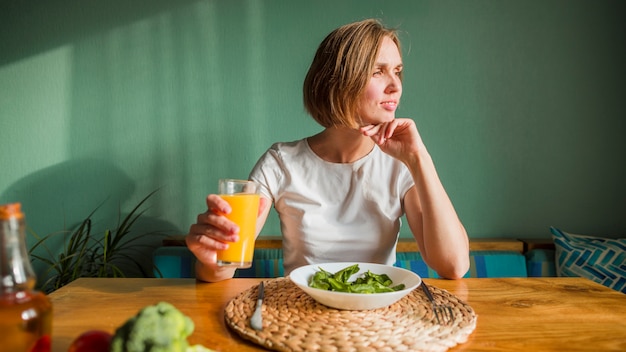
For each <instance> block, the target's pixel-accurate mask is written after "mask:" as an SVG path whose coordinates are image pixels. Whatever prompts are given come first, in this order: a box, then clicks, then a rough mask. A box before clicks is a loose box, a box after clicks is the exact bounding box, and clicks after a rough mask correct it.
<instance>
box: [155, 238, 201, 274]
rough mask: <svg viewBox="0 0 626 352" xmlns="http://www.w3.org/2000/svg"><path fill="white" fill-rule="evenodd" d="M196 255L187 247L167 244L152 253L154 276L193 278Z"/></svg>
mask: <svg viewBox="0 0 626 352" xmlns="http://www.w3.org/2000/svg"><path fill="white" fill-rule="evenodd" d="M195 260H196V257H195V256H194V255H193V253H191V251H190V250H189V249H188V248H187V247H182V246H181V247H178V246H171V247H170V246H166V247H159V248H157V249H156V250H155V251H154V253H153V254H152V262H153V263H154V276H155V277H162V278H193V277H196V272H195V268H196V266H195Z"/></svg>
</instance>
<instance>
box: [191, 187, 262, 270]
mask: <svg viewBox="0 0 626 352" xmlns="http://www.w3.org/2000/svg"><path fill="white" fill-rule="evenodd" d="M206 204H207V211H205V212H204V213H202V214H199V215H198V217H197V220H196V223H195V224H192V225H191V227H190V228H189V233H188V234H187V236H186V239H185V241H186V242H187V247H188V248H189V250H191V252H192V253H193V254H194V255H195V256H196V259H197V260H198V262H197V265H196V276H197V277H198V279H201V280H205V281H219V280H223V279H226V278H231V277H232V276H233V275H234V269H232V268H224V267H219V266H218V265H217V251H219V250H223V249H226V248H228V243H229V242H236V241H238V240H239V226H237V224H235V223H234V222H232V221H230V220H229V219H228V218H226V216H225V215H227V214H230V212H231V210H232V209H231V207H230V204H228V202H226V201H225V200H224V199H222V198H221V197H220V196H218V195H216V194H210V195H208V196H207V198H206ZM267 206H268V200H267V199H266V198H264V197H260V204H259V214H261V213H265V209H266V208H267ZM257 232H258V231H257Z"/></svg>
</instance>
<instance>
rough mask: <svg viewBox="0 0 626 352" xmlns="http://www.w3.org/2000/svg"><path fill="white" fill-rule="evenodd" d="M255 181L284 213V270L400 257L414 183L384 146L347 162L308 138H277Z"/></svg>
mask: <svg viewBox="0 0 626 352" xmlns="http://www.w3.org/2000/svg"><path fill="white" fill-rule="evenodd" d="M250 178H251V179H252V180H254V181H256V182H258V183H260V184H261V193H262V194H263V195H264V196H266V197H268V198H270V199H271V200H272V201H273V202H274V208H275V209H276V211H277V213H278V216H279V217H280V223H281V231H282V235H283V241H282V242H283V256H284V267H285V274H288V273H289V272H291V271H292V270H293V269H295V268H297V267H299V266H302V265H307V264H316V263H324V262H372V263H383V264H388V265H393V263H394V262H395V256H396V243H397V241H398V234H399V230H400V225H401V221H400V217H401V216H402V215H403V214H404V206H403V205H404V196H405V194H406V192H407V191H408V190H409V189H410V188H411V187H412V186H413V184H414V183H413V179H412V177H411V174H410V173H409V170H408V169H407V168H406V166H405V165H404V164H403V163H402V162H400V161H398V160H396V159H394V158H393V157H391V156H389V155H387V154H385V153H383V152H382V151H381V150H380V149H379V148H378V146H375V147H374V149H373V150H372V151H371V152H370V153H369V154H368V155H366V156H365V157H363V158H362V159H360V160H357V161H355V162H353V163H346V164H341V163H331V162H328V161H325V160H323V159H321V158H320V157H319V156H317V155H316V154H315V153H314V152H313V150H311V148H310V147H309V144H308V142H307V141H306V139H302V140H299V141H295V142H289V143H276V144H274V145H272V146H271V147H270V149H268V150H267V151H266V152H265V153H264V154H263V155H262V156H261V158H260V159H259V161H258V162H257V164H256V165H255V166H254V168H253V169H252V172H251V173H250Z"/></svg>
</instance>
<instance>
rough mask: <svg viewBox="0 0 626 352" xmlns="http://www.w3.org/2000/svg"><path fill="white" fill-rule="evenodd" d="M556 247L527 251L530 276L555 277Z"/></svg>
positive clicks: (527, 265) (527, 268) (527, 267)
mask: <svg viewBox="0 0 626 352" xmlns="http://www.w3.org/2000/svg"><path fill="white" fill-rule="evenodd" d="M554 252H555V251H554V249H539V248H538V249H531V250H530V251H528V253H526V270H527V272H528V277H555V276H556V266H555V263H554Z"/></svg>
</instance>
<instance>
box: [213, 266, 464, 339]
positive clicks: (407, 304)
mask: <svg viewBox="0 0 626 352" xmlns="http://www.w3.org/2000/svg"><path fill="white" fill-rule="evenodd" d="M264 286H265V299H264V301H263V308H262V311H263V331H256V330H254V329H252V328H251V327H250V323H249V320H250V317H251V316H252V312H253V311H254V308H255V306H256V300H257V293H258V285H257V286H254V287H251V288H249V289H248V290H245V291H243V292H241V293H240V294H238V295H237V296H236V297H235V298H233V299H232V300H231V301H230V302H228V304H227V305H226V308H225V314H224V318H225V320H226V324H227V325H228V326H229V327H230V328H231V329H233V330H234V331H235V332H237V334H239V335H240V336H241V337H243V338H244V339H247V340H250V341H252V342H254V343H256V344H259V345H261V346H263V347H265V348H267V349H270V350H275V351H445V350H447V349H448V348H450V347H453V346H455V345H457V344H459V343H463V342H465V341H467V338H468V336H469V335H470V334H471V333H472V332H473V331H474V329H475V328H476V314H475V313H474V310H473V309H472V308H471V307H470V306H469V305H467V304H466V303H464V302H463V301H461V300H460V299H458V298H457V297H456V296H454V295H452V294H451V293H449V292H447V291H445V290H442V289H439V288H437V287H434V286H431V285H429V288H430V289H431V292H432V294H433V297H434V298H435V300H436V301H438V302H439V303H445V304H448V305H450V306H452V309H453V310H454V313H455V320H454V323H453V324H452V325H449V326H442V325H439V324H437V322H436V320H435V317H434V316H433V313H432V308H431V305H430V303H429V302H428V300H427V298H426V296H425V295H424V292H423V291H422V289H421V288H419V289H416V290H413V291H412V292H411V293H409V294H408V295H407V296H405V297H404V298H402V299H401V300H400V301H398V302H396V303H394V304H392V305H390V306H388V307H385V308H379V309H374V310H363V311H349V310H338V309H334V308H328V307H326V306H324V305H322V304H320V303H317V301H315V300H314V299H313V298H311V297H310V296H309V295H308V294H306V293H305V292H304V291H302V290H301V289H300V288H298V286H296V285H295V284H294V283H293V282H291V280H289V279H288V278H277V279H270V280H266V281H265V282H264Z"/></svg>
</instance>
